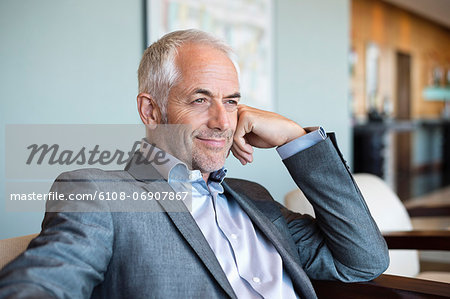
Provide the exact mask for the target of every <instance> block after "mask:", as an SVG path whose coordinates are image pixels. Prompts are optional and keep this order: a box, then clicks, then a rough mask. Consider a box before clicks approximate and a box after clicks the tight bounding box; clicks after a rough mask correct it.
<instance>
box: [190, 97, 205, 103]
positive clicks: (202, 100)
mask: <svg viewBox="0 0 450 299" xmlns="http://www.w3.org/2000/svg"><path fill="white" fill-rule="evenodd" d="M205 102H206V99H205V98H199V99H195V100H194V101H192V103H194V104H202V103H205Z"/></svg>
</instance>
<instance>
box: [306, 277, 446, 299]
mask: <svg viewBox="0 0 450 299" xmlns="http://www.w3.org/2000/svg"><path fill="white" fill-rule="evenodd" d="M312 284H313V286H314V289H315V290H316V293H317V296H318V298H320V299H336V298H352V299H379V298H386V299H388V298H405V299H406V298H408V299H410V298H415V299H419V298H424V299H425V298H426V299H430V298H448V297H450V285H449V284H447V283H442V282H435V281H431V280H422V279H417V278H408V277H402V276H394V275H386V274H383V275H380V276H379V277H378V278H376V279H374V280H372V281H368V282H354V283H344V282H339V281H323V280H313V281H312Z"/></svg>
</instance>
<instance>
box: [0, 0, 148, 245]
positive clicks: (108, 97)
mask: <svg viewBox="0 0 450 299" xmlns="http://www.w3.org/2000/svg"><path fill="white" fill-rule="evenodd" d="M140 4H141V1H140V0H132V1H120V0H114V1H107V0H96V1H90V0H77V1H74V0H64V1H59V0H40V1H24V0H21V1H17V0H2V1H0V40H1V43H2V46H1V47H0V65H1V66H2V67H1V68H0V82H1V88H0V99H1V101H0V114H1V117H0V121H1V123H0V126H1V128H0V138H1V140H2V141H3V140H5V135H4V134H5V124H21V123H23V124H85V123H87V124H92V123H99V124H102V123H113V124H114V123H117V124H121V123H125V124H126V123H138V122H139V121H140V120H139V118H138V117H137V114H136V112H135V110H136V108H135V104H134V103H135V98H136V90H137V80H136V77H137V75H136V70H137V67H138V64H139V59H140V56H141V53H142V47H143V42H142V38H141V35H142V29H141V27H142V25H141V24H142V18H141V12H140ZM1 144H2V147H1V150H0V163H1V164H0V166H1V167H0V168H1V174H0V175H1V178H0V183H1V185H0V194H1V195H0V198H1V199H2V204H1V205H0V239H1V238H8V237H13V236H17V235H24V234H29V233H35V232H38V231H39V229H40V223H41V221H42V216H43V215H42V213H31V212H29V213H25V212H21V213H19V212H5V207H4V204H3V199H4V197H5V195H4V194H5V191H4V190H5V189H4V188H5V184H4V182H5V172H4V169H5V151H4V150H5V144H4V142H2V143H1ZM49 186H50V183H49Z"/></svg>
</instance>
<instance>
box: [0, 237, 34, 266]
mask: <svg viewBox="0 0 450 299" xmlns="http://www.w3.org/2000/svg"><path fill="white" fill-rule="evenodd" d="M37 235H38V234H32V235H27V236H22V237H16V238H10V239H3V240H0V269H2V268H3V267H4V266H5V265H6V264H7V263H9V262H10V261H12V260H13V259H15V258H16V257H17V256H19V254H21V253H22V252H24V251H25V249H27V247H28V244H29V243H30V242H31V240H32V239H34V238H35V237H37Z"/></svg>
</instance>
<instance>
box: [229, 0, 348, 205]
mask: <svg viewBox="0 0 450 299" xmlns="http://www.w3.org/2000/svg"><path fill="white" fill-rule="evenodd" d="M349 5H350V4H349V1H348V0H339V1H337V0H317V1H296V0H283V1H275V12H274V13H275V28H274V42H275V69H276V76H275V80H276V82H275V90H276V91H275V98H276V103H277V104H276V105H277V107H276V111H277V112H279V113H280V114H282V115H285V116H286V117H289V118H291V119H293V120H294V121H296V122H297V123H299V124H300V125H302V126H323V127H324V128H325V129H326V130H327V131H335V132H336V136H337V140H338V142H339V145H340V148H341V150H342V152H343V154H344V156H345V157H346V158H348V159H350V157H351V154H350V148H351V146H350V143H351V141H350V115H349V107H348V66H347V56H348V45H349V18H350V16H349V9H350V7H349ZM280 161H281V160H280V158H279V156H278V155H277V154H276V153H275V152H274V151H269V150H257V151H256V155H255V159H254V162H253V163H252V164H253V165H250V166H245V167H240V168H238V165H237V164H238V163H237V162H236V161H230V162H232V163H230V164H229V165H232V166H233V168H232V169H231V170H236V171H235V172H234V175H235V174H236V173H238V174H239V176H240V177H245V178H249V179H252V180H256V181H257V182H260V183H262V184H263V185H264V186H267V187H269V186H270V187H269V191H270V192H271V194H272V195H273V196H274V197H275V198H276V199H277V200H282V198H283V197H284V195H285V194H286V193H287V191H289V190H292V189H293V188H295V187H296V186H295V184H294V183H293V181H292V179H291V178H290V176H289V174H288V173H287V171H286V169H285V168H284V166H283V165H282V163H281V162H280Z"/></svg>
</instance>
